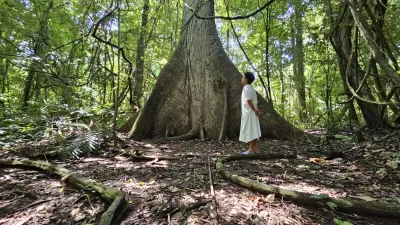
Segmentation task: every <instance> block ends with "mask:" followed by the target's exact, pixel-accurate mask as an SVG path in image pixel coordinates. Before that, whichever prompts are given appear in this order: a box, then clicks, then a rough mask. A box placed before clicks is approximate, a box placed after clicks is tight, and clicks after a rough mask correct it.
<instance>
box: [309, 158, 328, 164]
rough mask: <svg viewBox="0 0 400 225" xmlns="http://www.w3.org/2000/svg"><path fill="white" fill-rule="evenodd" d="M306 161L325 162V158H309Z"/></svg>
mask: <svg viewBox="0 0 400 225" xmlns="http://www.w3.org/2000/svg"><path fill="white" fill-rule="evenodd" d="M308 161H310V162H313V163H322V162H325V160H324V159H323V158H309V159H308Z"/></svg>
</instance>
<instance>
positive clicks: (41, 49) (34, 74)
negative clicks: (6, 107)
mask: <svg viewBox="0 0 400 225" xmlns="http://www.w3.org/2000/svg"><path fill="white" fill-rule="evenodd" d="M52 8H53V0H51V1H50V2H49V3H48V5H47V7H46V9H45V10H44V12H43V15H42V17H41V18H40V21H39V22H40V26H39V30H38V31H37V33H36V35H35V36H34V37H32V42H33V45H34V47H33V53H34V55H35V58H34V59H33V60H32V63H31V65H30V66H29V71H28V75H27V77H26V80H25V88H24V92H23V104H24V106H25V107H26V106H28V101H29V100H30V98H31V94H32V93H31V89H32V86H33V85H34V79H35V78H36V82H35V88H36V90H35V92H36V97H37V98H39V94H40V89H41V82H40V81H41V76H42V74H41V73H42V70H43V65H44V60H45V54H46V47H47V44H48V41H49V35H48V21H49V15H50V11H51V9H52Z"/></svg>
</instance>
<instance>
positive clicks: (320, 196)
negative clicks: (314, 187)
mask: <svg viewBox="0 0 400 225" xmlns="http://www.w3.org/2000/svg"><path fill="white" fill-rule="evenodd" d="M309 198H313V199H324V198H329V195H328V194H320V195H310V197H309Z"/></svg>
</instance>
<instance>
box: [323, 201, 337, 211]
mask: <svg viewBox="0 0 400 225" xmlns="http://www.w3.org/2000/svg"><path fill="white" fill-rule="evenodd" d="M326 204H327V205H328V206H329V208H331V210H332V211H335V209H336V208H337V205H336V204H335V203H333V202H326Z"/></svg>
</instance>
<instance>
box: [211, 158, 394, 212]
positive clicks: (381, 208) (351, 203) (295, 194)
mask: <svg viewBox="0 0 400 225" xmlns="http://www.w3.org/2000/svg"><path fill="white" fill-rule="evenodd" d="M283 158H286V159H288V158H296V157H295V156H293V155H282V154H264V155H233V156H229V157H225V158H222V159H220V160H218V161H217V165H216V167H217V171H218V172H219V173H220V174H221V175H222V176H223V177H225V178H226V179H228V180H230V181H232V182H233V183H236V184H239V185H241V186H243V187H246V188H248V189H250V190H253V191H256V192H259V193H262V194H271V193H274V194H275V195H278V196H280V197H283V198H284V199H287V200H291V201H294V202H298V203H302V204H308V205H314V206H321V203H323V204H326V203H328V202H331V203H334V204H335V205H336V207H337V209H339V210H343V211H349V212H354V213H361V214H370V215H371V214H374V215H377V216H391V217H397V218H400V205H399V204H391V203H384V202H374V201H361V200H350V199H340V198H330V197H326V198H325V197H324V198H319V199H317V198H313V197H312V194H309V193H305V192H299V191H292V190H288V189H285V188H280V187H276V186H272V185H267V184H264V183H261V182H258V181H255V180H252V179H249V178H245V177H241V176H239V175H237V174H235V173H233V172H230V171H228V170H227V169H226V168H225V167H224V163H226V162H230V161H235V160H242V159H247V160H249V159H267V160H271V159H283Z"/></svg>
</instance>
